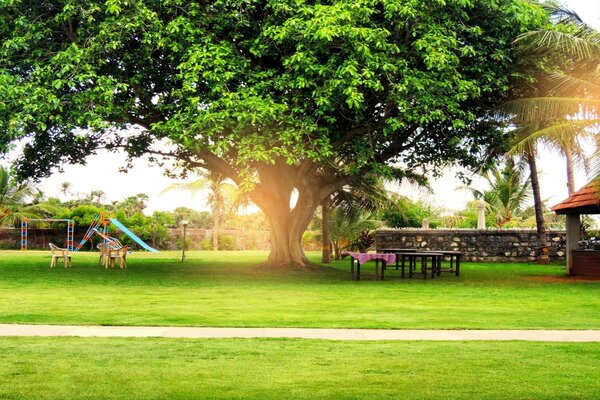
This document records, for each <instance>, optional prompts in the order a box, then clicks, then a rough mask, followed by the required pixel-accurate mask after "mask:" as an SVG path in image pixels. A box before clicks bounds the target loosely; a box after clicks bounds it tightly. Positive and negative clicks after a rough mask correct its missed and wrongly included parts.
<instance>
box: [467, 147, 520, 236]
mask: <svg viewBox="0 0 600 400" xmlns="http://www.w3.org/2000/svg"><path fill="white" fill-rule="evenodd" d="M526 167H527V164H526V163H525V161H524V160H522V159H520V160H518V161H515V160H514V158H508V159H507V160H506V161H505V163H504V166H503V167H502V168H499V167H498V166H494V167H492V168H491V169H490V170H489V171H487V172H485V173H483V174H482V176H483V177H484V178H485V180H486V181H487V182H488V184H489V185H490V189H488V190H476V189H471V192H472V193H473V195H474V197H475V198H476V199H481V200H483V201H484V202H485V204H486V208H487V210H488V212H491V213H493V214H494V215H495V217H496V221H497V224H498V225H499V226H503V225H506V224H507V223H509V222H512V221H515V220H516V218H517V217H518V215H519V214H520V213H521V212H522V211H523V209H524V208H525V205H526V203H527V202H528V201H529V199H530V198H531V179H530V177H529V176H527V177H526V176H525V173H524V170H525V169H526Z"/></svg>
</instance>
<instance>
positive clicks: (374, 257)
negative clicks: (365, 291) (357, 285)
mask: <svg viewBox="0 0 600 400" xmlns="http://www.w3.org/2000/svg"><path fill="white" fill-rule="evenodd" d="M344 254H347V255H349V256H350V276H351V277H352V279H354V280H357V281H359V280H360V266H361V265H362V264H364V263H365V262H367V261H375V280H380V281H382V280H383V276H384V272H385V268H386V265H387V264H391V263H393V262H394V261H396V255H395V254H390V253H356V252H352V251H347V252H345V253H344ZM355 261H356V272H355V270H354V262H355ZM380 262H381V268H379V263H380ZM380 271H381V272H380Z"/></svg>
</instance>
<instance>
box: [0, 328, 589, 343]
mask: <svg viewBox="0 0 600 400" xmlns="http://www.w3.org/2000/svg"><path fill="white" fill-rule="evenodd" d="M0 336H78V337H164V338H302V339H326V340H523V341H540V342H600V330H415V329H407V330H389V329H318V328H317V329H313V328H192V327H167V326H165V327H160V326H74V325H18V324H0Z"/></svg>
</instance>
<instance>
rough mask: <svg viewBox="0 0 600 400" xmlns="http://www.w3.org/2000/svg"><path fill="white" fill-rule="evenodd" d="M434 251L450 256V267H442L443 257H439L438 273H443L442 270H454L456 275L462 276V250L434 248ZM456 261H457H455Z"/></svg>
mask: <svg viewBox="0 0 600 400" xmlns="http://www.w3.org/2000/svg"><path fill="white" fill-rule="evenodd" d="M432 252H434V253H442V254H443V255H444V257H448V258H450V268H446V269H443V268H442V258H443V257H442V258H440V259H438V265H437V274H438V276H439V275H441V273H442V272H454V274H455V275H456V276H460V260H461V258H462V254H463V253H462V252H460V251H457V250H432ZM455 261H456V263H455Z"/></svg>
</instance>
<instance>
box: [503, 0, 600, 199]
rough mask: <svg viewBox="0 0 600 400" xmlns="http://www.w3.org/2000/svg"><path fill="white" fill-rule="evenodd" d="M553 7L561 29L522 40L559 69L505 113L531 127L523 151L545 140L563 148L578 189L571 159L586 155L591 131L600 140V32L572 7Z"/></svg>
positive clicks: (509, 105)
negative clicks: (584, 141) (583, 144)
mask: <svg viewBox="0 0 600 400" xmlns="http://www.w3.org/2000/svg"><path fill="white" fill-rule="evenodd" d="M552 11H553V13H554V15H555V17H556V19H557V21H558V23H557V29H553V30H539V31H533V32H529V33H526V34H523V35H521V37H520V38H519V39H518V41H517V43H518V44H519V45H520V46H522V47H523V49H524V51H527V52H535V53H537V54H539V55H540V56H542V57H546V58H547V59H548V60H550V61H552V62H553V63H554V64H556V65H558V66H559V70H557V71H554V72H551V73H548V74H546V76H545V79H543V82H542V85H541V86H540V87H539V93H540V94H541V95H540V96H536V97H529V98H523V99H519V100H515V101H512V102H509V103H507V104H506V105H505V107H504V111H505V112H507V113H508V114H509V115H511V116H512V121H513V122H514V123H516V124H518V125H520V126H522V127H525V128H526V129H527V130H528V134H527V135H524V136H522V137H521V140H520V141H519V143H518V144H517V145H516V146H515V147H516V148H517V149H519V148H520V147H522V146H527V144H528V143H531V142H535V141H537V140H539V139H542V140H544V141H545V142H546V143H549V144H550V145H554V146H558V147H560V148H561V149H563V152H564V153H565V156H566V157H567V162H568V166H567V168H568V169H569V189H570V190H573V189H574V184H573V179H572V173H571V172H570V171H572V169H573V168H572V167H573V162H572V160H571V159H570V158H571V157H574V159H576V158H577V156H578V155H581V154H583V152H581V151H580V147H579V143H578V138H579V137H581V135H588V136H591V137H593V138H594V139H596V140H597V138H598V132H599V130H600V113H599V110H600V33H599V32H598V31H596V30H595V29H593V28H591V27H590V26H588V25H587V24H585V23H584V22H583V21H582V20H581V19H580V18H579V16H578V15H577V14H576V13H574V12H572V11H569V10H567V9H564V8H560V7H559V8H556V7H555V8H553V9H552ZM580 158H581V157H580ZM596 164H597V162H596Z"/></svg>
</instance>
